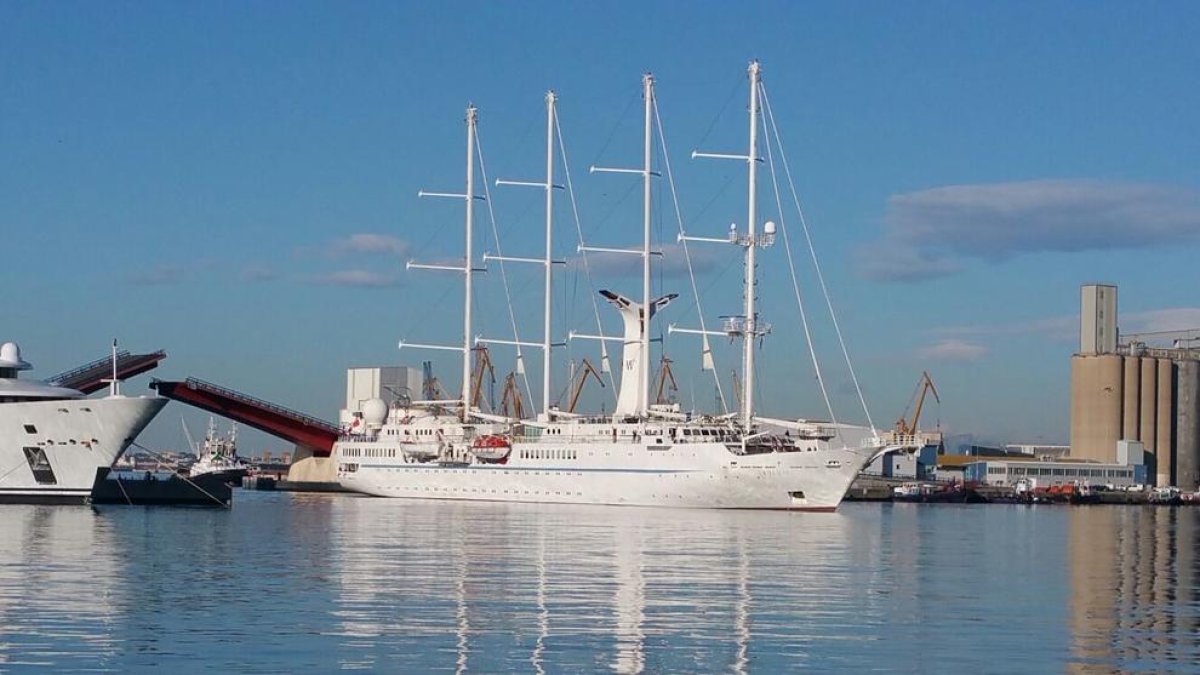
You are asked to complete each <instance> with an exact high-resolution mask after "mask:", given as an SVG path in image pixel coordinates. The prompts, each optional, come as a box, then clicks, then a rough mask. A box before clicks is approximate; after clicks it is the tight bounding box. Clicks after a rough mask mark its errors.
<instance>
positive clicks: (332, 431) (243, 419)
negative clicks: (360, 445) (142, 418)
mask: <svg viewBox="0 0 1200 675" xmlns="http://www.w3.org/2000/svg"><path fill="white" fill-rule="evenodd" d="M150 387H151V388H152V389H155V390H157V391H158V393H159V394H161V395H162V396H165V397H166V398H169V399H171V400H173V401H179V402H180V403H186V404H188V405H190V406H193V407H196V408H200V409H201V410H206V411H208V412H210V413H213V414H215V415H220V416H222V417H226V418H229V419H231V420H233V421H234V422H237V423H239V424H245V425H246V426H249V427H253V428H255V429H258V430H259V431H262V432H265V433H268V434H271V435H272V436H277V437H279V438H282V439H283V440H285V441H289V442H291V443H295V444H296V445H301V446H306V447H308V448H311V449H312V450H313V454H314V455H315V456H317V457H328V456H329V454H330V453H331V452H333V444H334V442H335V441H337V439H338V435H339V434H340V432H341V430H340V429H339V428H338V427H337V426H336V425H334V424H331V423H329V422H326V421H325V420H323V419H320V418H318V417H313V416H312V415H306V414H304V413H302V412H297V411H295V410H291V409H289V408H285V407H283V406H280V405H276V404H274V403H271V402H270V401H266V400H263V399H261V398H257V397H254V396H250V395H249V394H243V393H242V392H240V391H236V390H233V389H229V388H228V387H222V386H220V385H216V384H213V383H211V382H205V381H204V380H198V379H196V378H194V377H189V378H188V379H186V380H184V381H183V382H167V381H164V380H158V379H156V380H154V381H152V382H151V383H150Z"/></svg>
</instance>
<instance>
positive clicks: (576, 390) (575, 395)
mask: <svg viewBox="0 0 1200 675" xmlns="http://www.w3.org/2000/svg"><path fill="white" fill-rule="evenodd" d="M588 375H591V376H592V377H594V378H596V381H597V382H599V383H600V386H601V387H603V386H604V379H603V378H602V377H600V372H599V371H597V370H596V367H595V366H593V365H592V362H591V361H588V360H587V359H584V360H583V362H582V363H580V368H579V376H578V379H577V380H575V384H573V385H572V386H571V400H570V401H569V402H568V403H567V412H569V413H573V412H575V406H576V405H578V404H579V395H580V394H582V393H583V385H584V384H587V379H588Z"/></svg>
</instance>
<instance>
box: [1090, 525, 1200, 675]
mask: <svg viewBox="0 0 1200 675" xmlns="http://www.w3.org/2000/svg"><path fill="white" fill-rule="evenodd" d="M1068 518H1069V519H1070V520H1069V525H1068V527H1069V533H1068V556H1069V561H1070V562H1069V569H1070V576H1071V595H1070V624H1069V625H1070V628H1071V635H1072V641H1071V642H1072V644H1071V657H1072V662H1071V664H1070V667H1069V669H1068V670H1069V671H1070V672H1076V673H1091V672H1117V671H1128V670H1131V669H1132V670H1142V669H1146V670H1154V671H1158V670H1178V669H1180V668H1181V667H1182V668H1183V669H1185V670H1186V669H1187V668H1188V667H1191V666H1194V665H1195V664H1196V663H1200V646H1198V645H1197V642H1196V637H1195V636H1196V634H1197V631H1200V605H1198V602H1197V598H1196V591H1195V589H1196V587H1197V582H1198V581H1200V580H1198V579H1197V576H1200V575H1198V574H1197V571H1198V570H1197V564H1198V561H1197V559H1196V548H1195V547H1196V544H1195V540H1194V535H1193V533H1194V532H1196V531H1197V528H1198V527H1200V520H1198V518H1197V514H1196V511H1195V510H1193V509H1169V508H1104V509H1073V510H1072V511H1071V512H1070V514H1069V515H1068Z"/></svg>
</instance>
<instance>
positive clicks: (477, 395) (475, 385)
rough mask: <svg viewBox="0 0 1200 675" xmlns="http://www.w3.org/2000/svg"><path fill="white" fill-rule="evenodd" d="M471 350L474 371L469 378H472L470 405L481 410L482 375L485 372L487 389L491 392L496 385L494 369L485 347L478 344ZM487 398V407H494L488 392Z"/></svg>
mask: <svg viewBox="0 0 1200 675" xmlns="http://www.w3.org/2000/svg"><path fill="white" fill-rule="evenodd" d="M471 351H473V352H475V373H474V375H472V378H471V379H473V380H474V382H472V383H471V407H472V408H475V409H477V410H482V408H480V407H479V404H480V402H481V401H482V400H483V377H484V375H485V374H486V375H487V378H488V391H489V392H491V391H492V390H493V387H495V386H496V369H495V368H493V367H492V357H491V355H490V354H489V353H488V348H487V347H485V346H483V345H479V346H477V347H474V348H472V350H471ZM488 399H489V401H488V408H489V410H490V409H491V408H492V407H494V406H493V405H492V403H493V402H494V400H492V399H493V397H492V396H491V395H490V393H489V396H488Z"/></svg>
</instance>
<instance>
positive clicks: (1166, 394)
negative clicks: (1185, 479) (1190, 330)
mask: <svg viewBox="0 0 1200 675" xmlns="http://www.w3.org/2000/svg"><path fill="white" fill-rule="evenodd" d="M1157 384H1158V396H1157V398H1158V401H1157V403H1156V405H1155V412H1156V413H1157V415H1156V417H1157V422H1156V424H1155V430H1154V442H1155V446H1154V459H1155V462H1156V464H1157V467H1158V469H1157V474H1158V483H1157V484H1158V485H1174V484H1175V438H1174V436H1173V435H1172V433H1171V430H1172V427H1173V426H1174V425H1173V422H1174V421H1175V364H1173V363H1172V362H1171V359H1158V378H1157Z"/></svg>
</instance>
